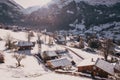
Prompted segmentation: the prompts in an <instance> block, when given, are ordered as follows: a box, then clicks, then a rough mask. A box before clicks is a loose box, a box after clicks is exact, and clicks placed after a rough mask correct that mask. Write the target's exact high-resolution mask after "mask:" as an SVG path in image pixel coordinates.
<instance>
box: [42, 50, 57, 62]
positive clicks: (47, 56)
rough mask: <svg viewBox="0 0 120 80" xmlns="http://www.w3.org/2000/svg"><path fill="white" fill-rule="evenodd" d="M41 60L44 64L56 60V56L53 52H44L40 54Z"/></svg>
mask: <svg viewBox="0 0 120 80" xmlns="http://www.w3.org/2000/svg"><path fill="white" fill-rule="evenodd" d="M41 56H42V59H43V60H44V61H45V62H46V61H47V60H53V59H56V58H58V55H57V53H56V52H55V51H44V52H43V53H42V55H41Z"/></svg>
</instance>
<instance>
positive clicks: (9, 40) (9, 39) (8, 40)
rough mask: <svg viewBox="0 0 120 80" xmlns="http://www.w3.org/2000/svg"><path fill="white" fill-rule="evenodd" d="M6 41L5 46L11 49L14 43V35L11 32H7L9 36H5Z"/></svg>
mask: <svg viewBox="0 0 120 80" xmlns="http://www.w3.org/2000/svg"><path fill="white" fill-rule="evenodd" d="M5 41H6V44H5V46H6V47H7V48H8V49H11V48H12V45H13V37H12V36H11V35H10V34H7V36H6V37H5Z"/></svg>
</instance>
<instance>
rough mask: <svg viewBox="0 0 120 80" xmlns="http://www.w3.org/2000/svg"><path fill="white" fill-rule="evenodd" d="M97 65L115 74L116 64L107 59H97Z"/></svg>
mask: <svg viewBox="0 0 120 80" xmlns="http://www.w3.org/2000/svg"><path fill="white" fill-rule="evenodd" d="M95 66H96V67H98V68H100V69H102V70H103V71H105V72H107V73H109V74H111V75H114V65H112V64H111V63H109V62H107V61H104V60H101V59H98V60H97V61H96V64H95Z"/></svg>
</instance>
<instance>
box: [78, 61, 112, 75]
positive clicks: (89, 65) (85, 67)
mask: <svg viewBox="0 0 120 80" xmlns="http://www.w3.org/2000/svg"><path fill="white" fill-rule="evenodd" d="M78 71H79V72H84V73H89V74H91V75H92V76H93V75H94V76H100V77H108V75H110V76H114V65H112V64H111V63H109V62H106V61H104V60H101V59H97V60H95V61H94V60H93V59H87V60H83V61H82V62H81V63H80V65H78Z"/></svg>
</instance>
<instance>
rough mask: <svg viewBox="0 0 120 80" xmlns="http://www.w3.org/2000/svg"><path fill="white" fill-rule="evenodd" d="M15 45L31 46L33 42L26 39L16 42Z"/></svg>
mask: <svg viewBox="0 0 120 80" xmlns="http://www.w3.org/2000/svg"><path fill="white" fill-rule="evenodd" d="M17 46H21V47H22V46H33V43H32V42H27V41H19V42H18V43H17Z"/></svg>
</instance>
